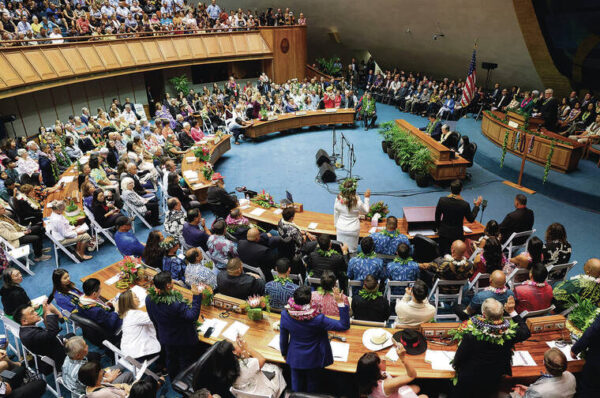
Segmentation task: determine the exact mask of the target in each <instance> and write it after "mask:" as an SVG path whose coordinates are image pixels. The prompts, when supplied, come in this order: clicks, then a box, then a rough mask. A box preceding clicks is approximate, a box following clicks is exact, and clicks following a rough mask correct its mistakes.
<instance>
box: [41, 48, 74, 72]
mask: <svg viewBox="0 0 600 398" xmlns="http://www.w3.org/2000/svg"><path fill="white" fill-rule="evenodd" d="M42 51H43V53H44V56H45V57H46V59H47V60H48V62H50V64H51V65H52V69H54V71H55V72H56V74H57V75H58V76H60V77H62V76H69V75H72V74H73V70H72V69H71V68H70V67H69V64H68V63H67V60H66V59H65V58H64V57H63V56H62V54H61V52H60V50H58V49H57V48H48V49H45V50H42Z"/></svg>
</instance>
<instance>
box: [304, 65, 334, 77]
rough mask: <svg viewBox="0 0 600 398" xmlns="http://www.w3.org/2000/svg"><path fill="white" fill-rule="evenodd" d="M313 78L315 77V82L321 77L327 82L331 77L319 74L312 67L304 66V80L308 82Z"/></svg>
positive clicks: (319, 72)
mask: <svg viewBox="0 0 600 398" xmlns="http://www.w3.org/2000/svg"><path fill="white" fill-rule="evenodd" d="M313 77H316V78H317V80H320V79H321V78H322V77H323V78H325V80H326V81H329V80H331V78H332V77H333V76H329V75H328V74H325V73H323V72H321V71H320V70H318V69H317V68H316V67H314V66H312V65H306V78H307V79H309V80H310V79H312V78H313Z"/></svg>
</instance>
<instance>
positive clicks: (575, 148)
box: [481, 111, 585, 173]
mask: <svg viewBox="0 0 600 398" xmlns="http://www.w3.org/2000/svg"><path fill="white" fill-rule="evenodd" d="M505 118H506V114H505V113H503V112H498V111H492V112H483V120H482V121H481V132H482V133H483V135H485V136H486V137H487V138H489V139H490V140H491V141H492V142H493V143H494V144H496V145H497V146H499V147H500V148H502V146H503V144H504V136H505V134H506V132H507V131H508V142H507V146H506V148H507V151H508V152H511V153H513V154H515V155H517V156H519V157H521V156H522V154H521V152H515V150H514V149H513V148H514V144H515V140H516V136H517V132H519V131H520V130H519V129H516V128H514V127H510V126H509V125H508V124H507V123H504V122H502V121H501V120H504V119H505ZM498 119H500V120H498ZM541 132H542V133H543V134H544V135H546V136H548V137H549V138H553V139H555V140H556V141H555V146H554V153H553V154H552V159H551V164H550V167H551V168H552V170H555V171H560V172H561V173H568V172H569V171H573V170H575V169H577V165H578V164H579V159H581V156H582V155H583V150H584V149H585V144H581V143H579V142H577V141H575V140H571V139H569V138H565V137H563V136H561V135H559V134H556V133H554V132H552V131H549V130H546V129H545V128H542V129H541ZM551 145H552V141H551V140H550V139H548V138H544V137H535V139H534V140H533V149H532V150H531V153H528V154H527V160H530V161H532V162H535V163H537V164H539V165H542V166H545V165H546V159H547V158H548V154H549V153H550V147H551ZM498 158H500V156H499V155H498Z"/></svg>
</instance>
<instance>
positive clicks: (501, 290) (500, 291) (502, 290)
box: [485, 286, 508, 294]
mask: <svg viewBox="0 0 600 398" xmlns="http://www.w3.org/2000/svg"><path fill="white" fill-rule="evenodd" d="M485 290H487V291H490V292H494V293H495V294H504V293H506V291H507V290H508V288H507V287H506V286H504V287H502V288H496V287H493V286H488V287H486V288H485Z"/></svg>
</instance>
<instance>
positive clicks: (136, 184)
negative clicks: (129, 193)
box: [127, 173, 146, 196]
mask: <svg viewBox="0 0 600 398" xmlns="http://www.w3.org/2000/svg"><path fill="white" fill-rule="evenodd" d="M127 177H130V178H131V179H133V191H134V192H135V193H137V194H138V195H140V196H144V195H145V194H146V189H145V188H144V187H143V186H142V183H141V182H140V179H139V178H138V176H136V175H134V174H131V173H127Z"/></svg>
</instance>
